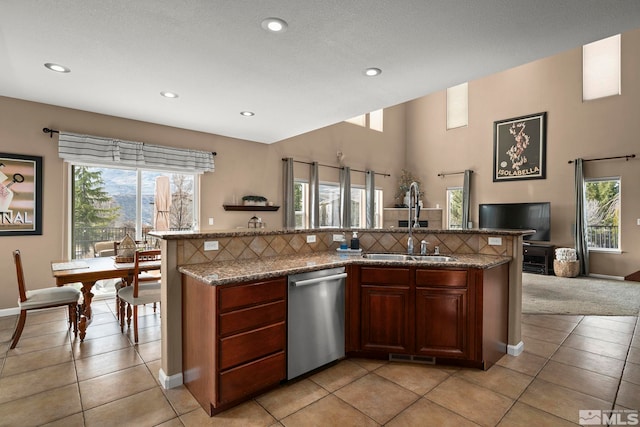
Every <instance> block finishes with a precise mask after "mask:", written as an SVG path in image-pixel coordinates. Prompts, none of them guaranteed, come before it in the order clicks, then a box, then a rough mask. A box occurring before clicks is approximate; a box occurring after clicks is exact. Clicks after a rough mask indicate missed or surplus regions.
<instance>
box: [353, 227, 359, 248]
mask: <svg viewBox="0 0 640 427" xmlns="http://www.w3.org/2000/svg"><path fill="white" fill-rule="evenodd" d="M351 249H360V240H359V239H358V232H357V231H354V232H353V235H352V236H351Z"/></svg>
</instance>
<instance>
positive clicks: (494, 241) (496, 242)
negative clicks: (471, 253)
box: [489, 237, 502, 246]
mask: <svg viewBox="0 0 640 427" xmlns="http://www.w3.org/2000/svg"><path fill="white" fill-rule="evenodd" d="M489 244H490V245H491V246H501V245H502V237H489Z"/></svg>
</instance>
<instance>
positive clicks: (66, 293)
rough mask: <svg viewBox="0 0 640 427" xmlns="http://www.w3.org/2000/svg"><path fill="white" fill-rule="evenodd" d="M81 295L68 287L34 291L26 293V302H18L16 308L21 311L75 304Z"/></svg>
mask: <svg viewBox="0 0 640 427" xmlns="http://www.w3.org/2000/svg"><path fill="white" fill-rule="evenodd" d="M81 295H82V292H80V291H79V290H77V289H76V288H72V287H70V286H61V287H58V288H45V289H34V290H32V291H27V300H26V301H24V302H20V301H18V306H19V307H20V309H22V310H30V309H34V308H42V307H48V306H51V305H56V304H71V303H73V302H75V303H77V302H78V299H79V298H80V296H81Z"/></svg>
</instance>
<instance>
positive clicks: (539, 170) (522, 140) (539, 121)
mask: <svg viewBox="0 0 640 427" xmlns="http://www.w3.org/2000/svg"><path fill="white" fill-rule="evenodd" d="M546 119H547V113H546V112H545V113H538V114H533V115H530V116H522V117H515V118H513V119H506V120H500V121H497V122H493V182H498V181H514V180H524V179H545V178H546V173H547V168H546V144H547V137H546V133H547V124H546Z"/></svg>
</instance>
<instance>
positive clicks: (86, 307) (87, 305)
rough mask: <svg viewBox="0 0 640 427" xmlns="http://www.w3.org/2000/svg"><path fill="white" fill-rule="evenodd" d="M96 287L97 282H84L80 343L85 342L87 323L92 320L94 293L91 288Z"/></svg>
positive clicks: (79, 327)
mask: <svg viewBox="0 0 640 427" xmlns="http://www.w3.org/2000/svg"><path fill="white" fill-rule="evenodd" d="M93 285H95V282H82V297H83V302H82V308H81V310H80V322H79V324H78V329H80V341H83V340H84V337H85V335H86V334H87V323H88V321H89V320H90V319H91V300H92V299H93V293H92V292H91V288H92V287H93Z"/></svg>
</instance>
